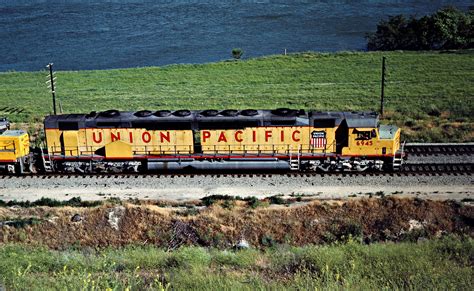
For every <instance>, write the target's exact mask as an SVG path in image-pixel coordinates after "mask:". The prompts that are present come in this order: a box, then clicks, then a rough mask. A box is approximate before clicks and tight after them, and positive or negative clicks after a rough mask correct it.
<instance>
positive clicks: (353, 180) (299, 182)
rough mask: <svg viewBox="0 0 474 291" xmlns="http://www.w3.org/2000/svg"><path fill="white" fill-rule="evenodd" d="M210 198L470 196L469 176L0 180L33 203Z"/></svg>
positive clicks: (1, 190) (473, 180) (7, 192)
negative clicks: (45, 199)
mask: <svg viewBox="0 0 474 291" xmlns="http://www.w3.org/2000/svg"><path fill="white" fill-rule="evenodd" d="M215 194H221V195H234V196H237V195H238V196H242V197H245V196H257V197H265V196H272V195H285V196H290V195H293V196H296V195H306V196H314V197H317V198H320V199H338V198H344V197H348V196H370V195H375V196H381V195H397V196H403V197H420V198H430V199H437V200H444V199H454V200H462V199H465V198H473V197H474V195H473V194H474V176H471V175H460V176H410V177H402V176H367V177H361V176H352V177H351V176H346V177H341V176H325V177H318V176H316V177H288V176H286V175H272V176H268V177H224V176H219V177H217V176H214V177H211V176H207V177H206V176H194V177H174V178H172V177H167V176H165V177H159V178H156V177H152V176H148V177H138V178H135V177H130V178H120V177H108V178H101V177H69V178H68V177H63V178H56V177H53V178H50V179H42V178H31V177H27V178H21V179H16V178H12V179H3V180H1V181H0V199H2V200H6V201H7V200H30V201H33V200H37V199H39V198H41V197H49V198H55V199H60V200H67V199H70V198H71V197H73V196H80V197H81V198H82V199H83V200H100V199H106V198H110V197H117V198H121V199H128V198H137V199H153V200H161V199H164V200H192V199H199V198H202V197H204V196H208V195H215Z"/></svg>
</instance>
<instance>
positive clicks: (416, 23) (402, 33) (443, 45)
mask: <svg viewBox="0 0 474 291" xmlns="http://www.w3.org/2000/svg"><path fill="white" fill-rule="evenodd" d="M473 20H474V11H470V12H469V13H463V12H462V11H460V10H458V9H456V8H454V7H446V8H443V9H440V10H438V11H437V12H436V13H435V14H433V15H429V16H424V17H421V18H419V19H417V18H415V17H411V18H409V19H407V18H406V17H405V16H403V15H396V16H391V17H389V19H388V20H381V21H380V22H379V24H378V25H377V30H376V32H375V33H370V34H368V35H367V36H366V38H367V49H368V50H431V49H464V48H472V47H473V39H474V28H473V25H474V24H473Z"/></svg>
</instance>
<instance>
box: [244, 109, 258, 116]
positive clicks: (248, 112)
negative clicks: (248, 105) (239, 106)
mask: <svg viewBox="0 0 474 291" xmlns="http://www.w3.org/2000/svg"><path fill="white" fill-rule="evenodd" d="M240 114H242V115H244V116H255V115H257V114H258V111H257V110H255V109H245V110H242V111H241V112H240Z"/></svg>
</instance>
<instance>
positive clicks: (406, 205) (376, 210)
mask: <svg viewBox="0 0 474 291" xmlns="http://www.w3.org/2000/svg"><path fill="white" fill-rule="evenodd" d="M374 195H375V196H376V197H378V198H357V199H352V200H346V201H310V200H308V198H305V197H299V196H297V197H292V198H291V199H283V198H281V197H278V196H273V197H270V198H266V199H265V200H258V199H256V198H255V197H249V198H239V197H230V196H208V197H206V198H203V199H201V200H199V201H186V202H171V201H150V200H149V201H138V200H134V199H131V200H128V201H120V200H117V199H109V200H105V201H94V202H87V201H81V199H79V198H72V199H70V200H68V201H57V200H51V199H46V198H43V199H40V200H37V201H34V202H28V201H9V202H4V201H1V200H0V230H1V231H0V287H1V285H2V284H3V285H4V286H5V287H7V288H8V289H10V288H11V289H30V288H31V287H33V288H34V289H36V290H44V289H52V290H53V289H54V290H57V289H65V288H66V287H67V288H68V289H73V290H79V289H81V290H95V289H101V290H102V289H108V288H111V289H112V290H124V289H125V290H126V288H129V290H130V288H131V289H132V290H143V289H148V288H153V289H155V290H167V289H173V290H188V289H193V290H195V289H199V290H222V289H246V290H247V289H248V290H250V289H251V290H254V289H278V290H283V289H285V290H286V289H288V288H290V289H299V290H308V289H315V288H318V289H319V288H326V289H339V288H350V289H364V290H365V289H456V290H471V289H472V287H473V286H472V285H473V283H472V280H471V279H472V277H473V275H474V274H473V270H474V269H473V262H474V241H473V239H472V237H473V233H474V232H473V227H472V221H473V217H474V211H473V206H472V204H471V201H472V199H466V200H465V201H462V202H455V201H430V200H422V199H418V198H416V199H400V198H395V197H390V196H385V195H383V193H375V194H374ZM243 239H244V240H245V241H247V242H248V244H249V248H244V249H241V250H237V249H236V248H235V247H234V246H235V245H236V244H237V243H238V242H241V241H242V240H243Z"/></svg>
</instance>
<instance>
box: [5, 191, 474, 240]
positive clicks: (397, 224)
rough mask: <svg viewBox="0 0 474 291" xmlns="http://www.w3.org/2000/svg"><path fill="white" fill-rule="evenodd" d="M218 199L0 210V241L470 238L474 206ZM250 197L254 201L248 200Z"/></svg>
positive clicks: (404, 201)
mask: <svg viewBox="0 0 474 291" xmlns="http://www.w3.org/2000/svg"><path fill="white" fill-rule="evenodd" d="M296 201H299V200H294V202H295V203H293V204H292V206H287V205H275V204H271V205H270V204H269V203H268V202H265V201H259V202H257V203H256V204H253V205H251V202H249V201H242V200H217V201H212V202H213V203H209V204H210V205H209V204H208V206H203V205H202V203H199V202H194V203H188V204H181V205H179V204H166V203H164V202H159V201H135V202H134V203H130V202H128V203H124V202H122V203H111V202H108V203H106V204H103V205H101V206H98V207H91V208H79V207H77V208H76V207H54V208H52V207H32V208H21V207H18V206H13V207H4V208H0V222H1V224H0V243H8V242H22V243H26V244H35V245H36V244H40V245H46V246H48V247H51V248H55V249H64V248H68V247H71V246H87V247H106V246H123V245H127V244H150V245H156V246H160V247H164V248H171V249H172V248H176V247H178V246H181V245H201V246H214V247H222V248H228V247H232V246H233V245H235V244H236V243H237V242H239V241H240V240H242V239H245V240H246V241H248V242H249V243H250V245H252V246H257V247H263V246H269V245H272V244H276V243H286V244H291V245H297V246H301V245H306V244H313V243H316V244H320V243H331V242H334V241H341V240H345V239H347V238H348V237H349V236H352V237H356V238H361V239H362V240H364V241H365V242H375V241H403V240H412V241H413V240H415V241H416V240H418V239H423V238H430V237H435V236H442V235H445V234H451V233H456V234H463V235H468V236H471V237H472V236H474V207H473V206H472V205H469V203H460V202H456V201H433V200H424V199H417V198H415V199H407V198H395V197H384V198H354V199H350V200H345V201H320V200H318V201H310V202H307V201H306V202H296ZM254 203H255V201H254Z"/></svg>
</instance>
